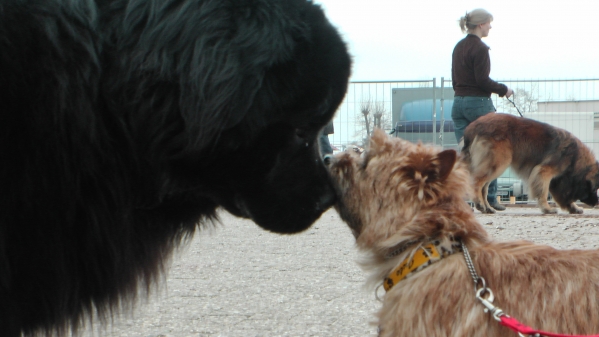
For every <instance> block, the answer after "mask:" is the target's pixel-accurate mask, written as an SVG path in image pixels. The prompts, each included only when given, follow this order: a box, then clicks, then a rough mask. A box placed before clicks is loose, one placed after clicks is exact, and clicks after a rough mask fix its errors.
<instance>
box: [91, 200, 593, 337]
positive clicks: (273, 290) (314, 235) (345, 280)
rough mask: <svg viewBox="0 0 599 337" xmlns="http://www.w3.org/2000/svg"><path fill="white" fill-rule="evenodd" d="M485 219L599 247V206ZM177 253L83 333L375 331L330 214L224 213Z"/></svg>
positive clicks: (550, 240) (523, 234) (179, 335)
mask: <svg viewBox="0 0 599 337" xmlns="http://www.w3.org/2000/svg"><path fill="white" fill-rule="evenodd" d="M476 213H477V217H478V219H479V221H480V222H481V223H482V224H483V225H484V226H485V228H486V229H487V230H488V231H489V233H490V234H491V235H492V236H494V237H495V238H497V239H498V240H501V241H507V240H514V239H527V240H531V241H534V242H537V243H542V244H548V245H551V246H554V247H556V248H587V249H592V248H597V246H598V245H599V209H585V214H582V215H569V214H565V213H560V214H558V215H541V214H540V211H539V210H538V209H537V208H524V207H509V208H508V209H507V210H506V211H505V212H501V213H498V214H496V215H482V214H480V213H478V212H476ZM221 223H222V225H217V226H216V228H214V229H208V230H203V231H201V232H200V233H198V234H197V235H196V236H195V237H194V238H193V240H192V241H191V242H190V243H189V244H187V245H185V247H184V248H183V249H182V250H181V251H180V252H177V254H176V255H175V257H174V258H173V260H172V265H171V267H170V269H169V272H168V275H167V276H166V277H165V281H164V282H163V283H162V285H161V286H160V288H159V289H157V290H156V291H155V292H154V294H153V295H152V296H151V297H150V298H149V299H147V300H144V301H142V302H141V303H139V304H138V305H137V306H136V309H135V310H133V311H132V312H131V311H129V312H127V313H126V314H122V315H121V316H117V317H116V318H115V319H114V321H113V322H112V323H111V324H108V325H106V326H98V325H94V326H92V327H89V328H88V329H87V330H86V331H84V332H83V333H82V334H81V336H84V337H90V336H103V337H104V336H106V337H116V336H119V337H125V336H127V337H138V336H139V337H187V336H195V337H203V336H232V337H236V336H239V337H241V336H243V337H249V336H376V327H374V326H373V325H371V324H370V322H371V321H372V320H373V313H375V312H376V311H377V310H378V307H379V302H378V301H377V300H376V299H375V297H374V293H373V292H372V291H369V290H368V291H367V290H366V289H364V287H363V284H364V281H365V279H366V275H365V273H363V272H362V271H361V269H359V267H358V266H357V264H356V260H357V259H359V255H358V253H357V251H356V249H355V246H354V239H353V236H352V235H351V233H350V231H349V229H348V228H347V227H346V225H345V224H344V223H343V222H342V221H341V220H340V219H339V216H338V215H337V213H336V212H335V211H333V210H329V211H328V212H326V213H325V214H323V216H322V217H321V219H320V220H319V221H318V222H317V223H315V224H314V225H313V226H312V227H311V228H310V229H308V230H307V231H305V232H304V233H301V234H298V235H292V236H281V235H277V234H272V233H268V232H266V231H264V230H261V229H260V228H259V227H258V226H256V225H255V224H253V223H252V222H250V221H247V220H241V219H238V218H235V217H233V216H231V215H229V214H227V213H222V214H221Z"/></svg>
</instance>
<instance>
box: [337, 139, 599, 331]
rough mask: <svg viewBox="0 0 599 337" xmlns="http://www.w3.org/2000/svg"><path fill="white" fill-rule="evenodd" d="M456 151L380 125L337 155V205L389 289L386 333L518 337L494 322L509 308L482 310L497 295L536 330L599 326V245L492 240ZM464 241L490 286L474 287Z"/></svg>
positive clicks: (383, 316)
mask: <svg viewBox="0 0 599 337" xmlns="http://www.w3.org/2000/svg"><path fill="white" fill-rule="evenodd" d="M456 156H457V155H456V152H455V151H453V150H446V151H441V150H439V149H437V148H435V147H431V146H425V145H422V144H418V145H416V144H412V143H410V142H407V141H404V140H401V139H399V138H390V137H388V136H387V135H385V133H384V132H382V131H380V130H377V131H375V133H374V136H373V137H372V140H371V142H370V147H369V148H368V149H367V150H366V151H365V152H364V153H363V154H362V155H358V154H355V153H352V152H345V153H342V154H339V155H337V156H335V157H332V158H330V163H329V169H330V173H331V176H332V178H333V180H334V181H335V182H336V185H337V189H338V194H339V196H340V199H341V200H340V202H339V204H338V205H337V206H336V208H337V211H338V212H339V214H340V215H341V217H342V219H343V220H344V221H345V222H347V224H348V225H349V227H350V228H351V230H352V232H353V234H354V236H355V237H356V241H357V246H358V247H359V249H360V250H362V251H363V252H365V253H367V254H368V256H369V258H368V259H367V261H364V263H363V265H364V267H365V269H368V270H370V271H371V272H372V278H371V281H372V283H375V284H376V283H379V284H380V283H381V282H383V281H384V283H383V284H384V286H385V289H388V290H387V293H386V295H385V296H384V301H383V306H382V309H381V311H380V312H379V313H378V325H379V328H380V336H387V337H389V336H410V337H411V336H416V337H420V336H427V337H432V336H443V337H445V336H456V337H457V336H459V337H464V336H516V335H517V334H516V333H514V332H513V331H511V330H510V329H508V328H507V327H505V326H502V325H500V324H499V323H498V322H496V321H495V320H494V317H495V316H496V317H497V318H501V316H502V315H503V314H502V313H501V311H497V310H496V311H493V310H492V313H485V312H483V309H484V308H485V306H484V305H483V302H486V304H488V305H489V307H490V308H491V309H493V308H494V307H493V304H492V303H490V302H493V298H492V297H493V295H494V305H496V306H497V307H501V308H502V309H503V310H504V312H505V314H507V315H510V316H511V317H513V318H515V319H517V320H518V321H520V322H522V323H523V324H525V325H527V326H531V327H534V328H535V329H540V330H544V331H549V332H555V333H564V334H566V333H567V334H591V333H599V310H598V309H599V252H598V251H595V250H593V251H590V250H588V251H586V250H568V251H564V250H557V249H554V248H552V247H548V246H541V245H536V244H533V243H531V242H526V241H516V242H495V241H493V240H492V239H491V238H490V237H489V235H488V234H487V233H486V231H485V230H484V228H483V227H482V226H481V225H480V224H479V223H478V222H477V220H476V218H475V216H474V212H473V211H472V209H471V208H470V207H469V206H468V205H467V203H466V202H465V201H464V199H465V198H466V196H468V195H469V194H470V193H471V187H470V186H471V179H470V177H469V173H468V170H467V168H466V166H465V164H463V163H462V162H461V161H457V160H456ZM462 245H464V246H465V247H466V248H467V250H468V251H470V254H471V256H472V261H473V269H474V271H475V273H478V275H480V276H481V277H482V278H484V279H485V280H486V286H487V287H488V288H483V287H482V281H480V280H479V282H478V283H477V285H476V286H474V281H473V275H472V274H471V272H470V271H469V268H468V266H467V262H466V259H465V255H464V254H463V253H462V249H461V247H462ZM402 278H403V279H402ZM475 289H476V290H478V294H479V295H481V297H482V299H484V300H486V301H482V300H479V299H477V296H476V295H477V291H476V290H475ZM481 289H482V290H481ZM491 291H492V292H493V294H491ZM495 309H498V308H495ZM493 314H495V316H494V315H493ZM505 317H507V316H504V318H505Z"/></svg>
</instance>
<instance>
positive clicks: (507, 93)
mask: <svg viewBox="0 0 599 337" xmlns="http://www.w3.org/2000/svg"><path fill="white" fill-rule="evenodd" d="M513 94H514V90H512V89H510V88H507V92H506V93H505V98H510V96H512V95H513Z"/></svg>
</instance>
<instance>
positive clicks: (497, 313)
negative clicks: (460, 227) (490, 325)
mask: <svg viewBox="0 0 599 337" xmlns="http://www.w3.org/2000/svg"><path fill="white" fill-rule="evenodd" d="M462 252H463V253H464V259H465V260H466V265H467V266H468V270H469V271H470V275H471V276H472V279H473V280H474V288H475V290H476V299H477V300H479V301H480V303H481V304H482V305H483V306H484V307H485V309H484V311H485V312H487V313H490V314H491V316H493V318H494V319H495V320H496V321H498V322H499V324H501V325H503V326H505V327H508V328H510V329H512V330H513V331H515V332H517V333H518V335H519V336H520V337H526V336H532V337H541V336H543V337H599V335H584V336H583V335H564V334H559V333H552V332H545V331H541V330H535V329H533V328H531V327H529V326H526V325H524V324H522V323H520V322H518V320H517V319H515V318H513V317H510V316H508V315H506V314H505V313H504V312H503V310H501V308H499V307H497V306H495V305H493V300H494V296H493V292H492V291H491V289H490V288H487V284H486V282H485V279H484V278H482V277H480V276H478V274H477V273H476V270H475V269H474V264H473V263H472V258H471V257H470V252H468V248H467V247H466V245H465V244H464V242H462ZM479 283H481V287H480V288H478V289H476V288H477V287H478V285H479ZM485 295H487V296H486V297H485Z"/></svg>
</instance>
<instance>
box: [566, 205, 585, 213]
mask: <svg viewBox="0 0 599 337" xmlns="http://www.w3.org/2000/svg"><path fill="white" fill-rule="evenodd" d="M566 209H567V210H568V212H570V214H582V213H584V211H583V210H582V208H580V207H578V206H576V204H575V203H571V204H570V205H568V207H567V208H566Z"/></svg>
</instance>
